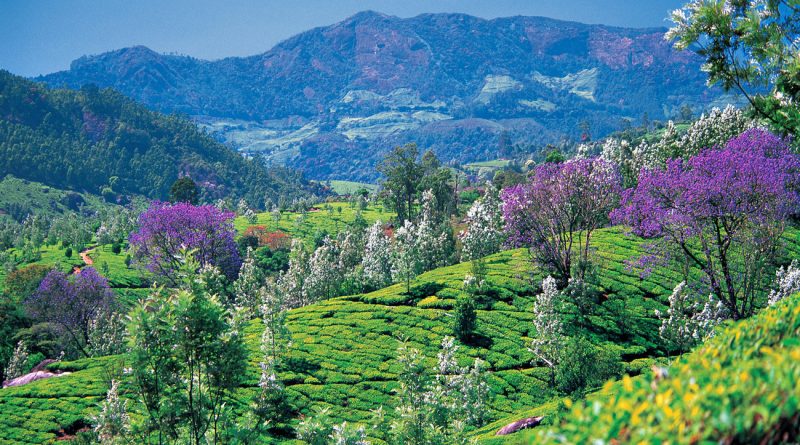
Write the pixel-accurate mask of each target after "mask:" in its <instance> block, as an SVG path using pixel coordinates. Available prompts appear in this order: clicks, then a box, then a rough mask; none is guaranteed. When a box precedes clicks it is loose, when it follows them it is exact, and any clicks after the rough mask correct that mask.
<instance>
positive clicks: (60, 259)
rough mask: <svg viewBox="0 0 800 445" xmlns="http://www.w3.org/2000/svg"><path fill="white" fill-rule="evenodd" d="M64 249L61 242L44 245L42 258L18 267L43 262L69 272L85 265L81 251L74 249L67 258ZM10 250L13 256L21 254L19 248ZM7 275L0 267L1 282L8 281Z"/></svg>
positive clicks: (40, 251) (41, 252)
mask: <svg viewBox="0 0 800 445" xmlns="http://www.w3.org/2000/svg"><path fill="white" fill-rule="evenodd" d="M64 250H65V249H64V248H62V247H61V245H60V244H55V245H52V246H42V247H41V248H40V249H39V253H40V255H41V258H40V259H39V260H37V261H34V262H31V263H26V264H21V265H19V266H18V267H25V266H27V265H30V264H43V265H47V266H52V267H54V268H56V269H58V270H61V271H63V272H69V271H71V270H72V269H73V268H74V267H83V266H84V263H83V260H82V259H81V256H80V252H76V251H74V250H73V251H72V256H71V257H69V258H67V257H66V256H65V255H64ZM9 252H10V253H11V255H12V257H13V256H15V255H19V252H18V251H17V249H9ZM6 275H7V273H6V270H5V269H3V268H0V283H2V284H3V285H5V282H6Z"/></svg>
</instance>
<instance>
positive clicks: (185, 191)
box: [169, 176, 200, 204]
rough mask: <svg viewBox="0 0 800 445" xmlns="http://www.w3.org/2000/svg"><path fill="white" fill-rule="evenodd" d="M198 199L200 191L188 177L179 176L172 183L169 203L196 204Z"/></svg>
mask: <svg viewBox="0 0 800 445" xmlns="http://www.w3.org/2000/svg"><path fill="white" fill-rule="evenodd" d="M198 199H200V189H198V188H197V184H196V183H195V182H194V181H193V180H192V178H190V177H188V176H181V177H180V178H178V179H176V180H175V182H173V183H172V187H170V188H169V200H170V202H186V203H189V204H197V201H198Z"/></svg>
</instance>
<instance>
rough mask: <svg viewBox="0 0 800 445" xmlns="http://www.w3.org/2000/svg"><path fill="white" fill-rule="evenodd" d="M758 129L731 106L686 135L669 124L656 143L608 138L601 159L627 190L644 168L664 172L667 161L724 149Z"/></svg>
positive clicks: (716, 110) (699, 122)
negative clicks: (617, 172) (617, 171)
mask: <svg viewBox="0 0 800 445" xmlns="http://www.w3.org/2000/svg"><path fill="white" fill-rule="evenodd" d="M755 126H756V122H755V121H754V120H753V119H751V118H750V117H748V116H747V115H746V113H745V112H744V111H742V110H740V109H737V108H736V107H734V106H733V105H728V106H726V107H725V108H724V109H720V108H713V109H712V110H711V111H710V112H708V114H703V115H702V116H700V118H699V119H698V120H697V121H695V122H693V123H692V124H691V125H690V126H689V128H688V129H687V130H686V131H685V132H683V133H681V132H679V131H678V129H677V128H676V127H675V124H674V123H673V122H672V121H669V122H667V125H666V127H665V128H664V131H663V132H662V133H661V136H660V137H659V138H658V139H657V140H655V141H651V142H647V141H645V140H642V141H641V142H639V144H638V145H636V146H633V145H632V144H631V143H630V142H629V141H627V140H624V139H616V138H608V139H606V140H605V141H603V146H602V150H601V155H600V156H601V158H603V159H605V160H606V161H609V162H612V163H614V164H616V165H617V166H618V167H619V169H620V171H621V173H622V175H623V177H624V178H625V182H626V186H630V185H633V184H634V183H635V182H636V177H637V176H638V175H639V172H640V171H641V170H642V169H643V168H647V169H653V168H662V167H664V165H665V164H666V161H667V160H668V159H673V158H688V157H691V156H694V155H696V154H697V153H699V152H700V151H701V150H703V149H705V148H711V147H714V146H717V147H722V146H724V145H725V143H727V142H728V141H729V140H730V139H731V138H733V137H735V136H738V135H739V134H741V133H742V132H744V131H746V130H748V129H750V128H753V127H755Z"/></svg>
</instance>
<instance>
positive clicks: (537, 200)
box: [503, 159, 621, 284]
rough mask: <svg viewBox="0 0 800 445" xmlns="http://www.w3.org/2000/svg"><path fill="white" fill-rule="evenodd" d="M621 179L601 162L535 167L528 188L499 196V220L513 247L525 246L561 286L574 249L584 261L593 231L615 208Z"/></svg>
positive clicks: (589, 161) (583, 161)
mask: <svg viewBox="0 0 800 445" xmlns="http://www.w3.org/2000/svg"><path fill="white" fill-rule="evenodd" d="M620 184H621V178H620V176H619V173H618V172H617V170H616V168H614V166H613V165H612V164H611V163H609V162H606V161H604V160H602V159H576V160H572V161H569V162H565V163H563V164H544V165H540V166H538V167H537V168H536V169H535V170H534V172H533V174H532V176H531V179H530V182H528V183H527V184H521V185H517V186H514V187H510V188H508V189H505V190H504V191H503V217H504V219H505V222H506V234H507V235H508V240H509V243H510V244H511V245H512V246H515V247H519V246H526V247H529V248H530V249H531V252H532V253H533V254H534V256H535V258H536V260H537V261H538V262H539V263H540V264H541V265H542V266H545V267H547V268H549V269H550V270H551V272H553V273H555V274H557V275H558V276H559V277H560V278H561V279H562V284H563V283H566V279H568V278H569V276H570V274H571V267H572V263H571V261H572V260H571V255H572V249H573V247H575V248H577V250H578V251H579V253H580V257H581V260H582V261H584V262H585V261H587V260H588V255H589V242H590V237H591V234H592V231H593V230H595V229H597V228H599V227H602V226H603V225H604V224H605V223H606V222H607V220H608V218H607V215H608V212H609V211H610V210H611V209H612V208H613V207H614V206H615V205H616V204H617V202H618V199H619V192H620V190H621V185H620Z"/></svg>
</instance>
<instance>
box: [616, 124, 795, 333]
mask: <svg viewBox="0 0 800 445" xmlns="http://www.w3.org/2000/svg"><path fill="white" fill-rule="evenodd" d="M798 172H800V159H799V158H798V156H797V155H794V154H792V153H791V152H790V150H789V148H788V146H787V143H786V141H784V140H782V139H781V138H779V137H777V136H775V135H773V134H771V133H769V132H767V131H765V130H761V129H753V130H748V131H746V132H745V133H743V134H742V135H740V136H738V137H736V138H734V139H731V141H730V142H728V144H727V146H726V147H725V148H720V149H710V150H705V151H702V152H700V153H699V154H698V155H696V156H693V157H692V158H690V159H688V160H687V161H685V162H684V161H682V160H680V159H676V160H671V161H669V162H667V166H666V168H665V169H663V170H661V169H657V170H646V171H643V172H642V173H641V174H640V175H639V184H638V185H637V186H636V187H635V188H632V189H629V190H626V191H625V193H624V194H623V201H622V207H621V208H619V209H617V210H615V211H614V212H613V213H612V215H611V216H612V220H613V221H615V222H616V223H620V224H628V225H629V226H631V227H632V229H633V231H634V233H636V234H637V235H640V236H643V237H646V238H654V239H656V240H657V241H660V242H662V243H665V246H666V247H673V248H674V250H677V251H678V252H679V253H680V254H681V255H682V256H683V257H684V258H685V260H686V261H688V262H689V263H690V264H693V265H694V266H696V267H697V268H699V269H700V270H701V271H702V272H703V275H704V277H705V282H706V285H707V287H708V291H709V292H710V293H711V294H713V295H714V297H715V298H716V300H717V301H719V302H721V303H722V304H724V305H725V306H726V307H727V309H728V310H729V311H730V314H731V315H732V317H733V318H734V319H740V318H742V317H747V316H749V315H750V314H752V313H753V312H754V311H755V310H756V309H757V308H758V307H759V306H761V305H764V304H765V303H766V302H765V301H764V300H765V295H764V293H765V292H764V291H763V289H765V288H766V287H767V285H768V282H767V281H765V280H767V279H768V278H769V275H771V274H772V273H773V272H772V271H773V270H774V269H773V268H774V263H775V259H776V255H777V253H778V247H779V245H780V240H781V236H782V235H783V232H784V227H785V224H786V219H787V218H788V216H789V215H790V214H791V213H793V212H796V211H797V208H798V205H800V200H799V197H798V193H797V190H798V188H797V186H798V181H799V180H800V177H798Z"/></svg>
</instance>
